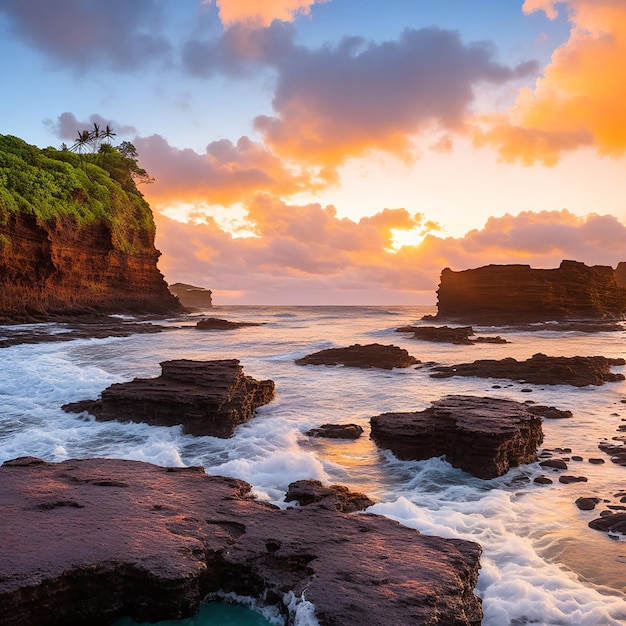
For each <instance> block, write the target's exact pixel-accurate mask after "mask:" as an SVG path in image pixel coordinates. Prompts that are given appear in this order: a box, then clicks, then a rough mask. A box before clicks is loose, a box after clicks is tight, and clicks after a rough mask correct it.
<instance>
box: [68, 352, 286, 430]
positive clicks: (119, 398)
mask: <svg viewBox="0 0 626 626" xmlns="http://www.w3.org/2000/svg"><path fill="white" fill-rule="evenodd" d="M161 370H162V372H163V373H162V374H161V376H159V377H158V378H135V380H133V381H131V382H128V383H117V384H115V385H111V386H110V387H108V388H107V389H105V390H104V391H103V392H102V395H101V397H100V399H99V400H85V401H82V402H73V403H71V404H66V405H64V406H63V409H64V410H65V411H70V412H81V411H88V412H89V413H91V414H92V415H95V417H96V418H97V419H99V420H119V421H133V422H144V423H146V424H151V425H153V426H174V425H177V424H182V427H183V432H185V433H187V434H190V435H210V436H213V437H224V438H225V437H230V436H231V435H232V434H233V432H234V430H235V427H237V426H238V425H239V424H243V423H244V422H247V421H248V420H249V419H250V418H251V417H252V415H253V414H254V410H255V409H256V408H257V407H259V406H261V405H263V404H267V403H268V402H269V401H270V400H271V399H272V396H273V395H274V382H273V381H271V380H261V381H258V380H255V379H254V378H252V377H251V376H245V375H244V373H243V368H242V367H241V365H240V364H239V361H238V360H237V359H225V360H219V361H190V360H188V359H180V360H176V361H164V362H163V363H161Z"/></svg>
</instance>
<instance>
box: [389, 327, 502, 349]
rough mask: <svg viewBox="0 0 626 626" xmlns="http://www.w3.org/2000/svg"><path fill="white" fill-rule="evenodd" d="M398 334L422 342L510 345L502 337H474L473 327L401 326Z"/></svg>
mask: <svg viewBox="0 0 626 626" xmlns="http://www.w3.org/2000/svg"><path fill="white" fill-rule="evenodd" d="M396 332H398V333H412V334H413V337H414V338H415V339H421V340H422V341H438V342H440V343H453V344H458V345H471V344H473V343H509V342H508V341H507V340H506V339H502V337H500V336H497V337H473V335H474V329H473V328H472V327H471V326H457V327H450V326H401V327H400V328H396Z"/></svg>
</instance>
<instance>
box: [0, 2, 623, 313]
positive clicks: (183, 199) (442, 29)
mask: <svg viewBox="0 0 626 626" xmlns="http://www.w3.org/2000/svg"><path fill="white" fill-rule="evenodd" d="M0 58H1V59H2V75H1V76H2V79H1V80H2V85H3V89H2V93H3V96H2V98H0V133H1V134H11V135H16V136H18V137H21V138H22V139H24V140H25V141H27V142H29V143H32V144H35V145H38V146H40V147H45V146H49V145H51V146H55V147H60V146H61V144H62V143H66V144H68V145H71V144H72V143H73V141H74V139H75V137H76V135H77V132H78V131H79V130H82V129H84V128H90V127H92V125H93V123H94V122H96V123H99V124H101V125H106V124H109V125H110V126H111V127H112V128H113V130H114V131H115V132H116V133H117V136H116V141H120V142H121V141H131V142H132V143H133V144H134V145H135V147H136V148H137V151H138V154H139V163H140V165H141V166H142V167H144V168H145V169H146V170H147V171H148V173H149V174H151V175H152V176H153V177H154V179H155V182H154V183H151V184H145V185H142V186H141V187H140V190H141V192H142V193H143V194H144V195H145V197H146V199H147V200H148V201H149V202H150V205H151V206H152V209H153V211H154V214H155V221H156V224H157V239H156V244H157V247H158V248H159V250H160V251H161V252H162V256H161V258H160V260H159V268H160V270H161V271H162V272H163V274H164V276H165V278H166V280H167V281H168V282H169V283H174V282H185V283H191V284H193V285H197V286H202V287H206V288H209V289H211V290H213V299H214V302H215V304H223V305H227V304H275V305H290V304H291V305H293V304H311V305H315V304H319V305H325V304H361V305H413V304H434V303H435V302H436V289H437V286H438V282H439V276H440V273H441V270H442V269H443V268H444V267H450V268H452V269H454V270H462V269H467V268H471V267H479V266H482V265H487V264H489V263H524V264H529V265H531V266H532V267H544V268H549V267H557V266H558V264H559V263H560V261H561V260H562V259H575V260H579V261H583V262H585V263H587V264H602V265H612V266H613V267H615V266H616V265H617V263H618V262H620V261H626V108H625V104H624V103H625V102H626V63H624V59H626V0H565V1H563V2H556V1H554V0H472V1H471V2H470V1H469V0H385V1H384V2H383V1H382V0H263V1H260V0H53V1H51V0H0Z"/></svg>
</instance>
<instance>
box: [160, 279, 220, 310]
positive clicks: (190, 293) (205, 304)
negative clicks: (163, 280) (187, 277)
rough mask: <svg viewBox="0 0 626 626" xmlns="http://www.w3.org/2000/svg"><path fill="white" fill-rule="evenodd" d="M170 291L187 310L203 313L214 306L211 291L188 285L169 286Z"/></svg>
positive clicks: (174, 284) (175, 284)
mask: <svg viewBox="0 0 626 626" xmlns="http://www.w3.org/2000/svg"><path fill="white" fill-rule="evenodd" d="M169 290H170V291H171V292H172V293H173V294H174V295H175V296H176V297H177V298H178V299H179V300H180V303H181V304H182V305H183V306H184V307H185V308H187V309H197V310H200V311H203V310H205V309H210V308H211V307H212V306H213V300H212V298H211V294H212V293H213V292H212V291H211V290H210V289H205V288H204V287H196V286H195V285H187V284H186V283H173V284H172V285H169Z"/></svg>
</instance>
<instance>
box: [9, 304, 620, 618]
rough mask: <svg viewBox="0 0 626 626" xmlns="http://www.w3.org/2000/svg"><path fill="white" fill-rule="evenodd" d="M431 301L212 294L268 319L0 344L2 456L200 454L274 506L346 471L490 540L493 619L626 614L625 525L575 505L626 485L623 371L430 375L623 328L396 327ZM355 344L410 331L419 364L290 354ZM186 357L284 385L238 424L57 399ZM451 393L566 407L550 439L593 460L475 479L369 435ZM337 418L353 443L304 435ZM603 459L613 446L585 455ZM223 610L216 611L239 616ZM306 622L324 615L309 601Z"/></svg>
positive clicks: (611, 350) (434, 526)
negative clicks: (90, 412)
mask: <svg viewBox="0 0 626 626" xmlns="http://www.w3.org/2000/svg"><path fill="white" fill-rule="evenodd" d="M432 312H434V310H433V309H428V308H424V307H214V308H213V309H211V310H210V311H209V312H207V314H209V315H211V316H217V317H222V318H226V319H230V320H233V321H247V322H258V323H260V324H261V325H260V326H254V327H246V328H240V329H237V330H232V331H201V330H198V329H196V328H195V323H196V321H197V319H198V318H199V317H200V315H192V316H186V317H182V318H177V319H171V320H168V321H167V322H165V323H166V325H167V326H168V330H167V331H165V332H162V333H158V334H145V335H134V336H131V337H125V338H109V339H90V340H85V339H82V340H75V341H68V342H62V343H58V342H55V343H40V344H35V345H33V344H30V345H29V344H24V345H20V346H12V347H8V348H4V349H2V350H0V359H1V363H2V365H1V366H0V461H4V460H7V459H11V458H14V457H17V456H24V455H31V456H38V457H41V458H43V459H46V460H48V461H62V460H65V459H68V458H84V457H117V458H125V459H135V460H141V461H148V462H151V463H156V464H160V465H168V466H183V465H202V466H204V467H205V468H206V471H207V472H209V473H212V474H219V475H226V476H234V477H237V478H241V479H243V480H246V481H247V482H249V483H251V484H252V485H253V488H254V492H255V494H256V495H257V497H259V498H262V499H265V500H268V501H271V502H273V503H275V504H278V505H279V506H285V504H284V502H283V498H284V495H285V492H286V490H287V487H288V485H289V483H290V482H292V481H294V480H299V479H305V478H316V479H319V480H321V481H323V482H325V483H340V484H344V485H347V486H349V487H350V488H352V489H356V490H359V491H363V492H366V493H367V494H368V495H369V496H370V497H371V498H372V499H373V500H375V501H376V502H377V503H376V504H375V505H374V506H373V507H371V508H370V509H369V511H370V512H372V513H377V514H381V515H386V516H388V517H390V518H392V519H395V520H398V521H399V522H400V523H402V524H405V525H407V526H409V527H411V528H415V529H417V530H419V531H420V532H422V533H427V534H434V535H439V536H443V537H455V538H463V539H469V540H472V541H477V542H479V543H480V544H481V545H482V546H483V550H484V552H483V555H482V557H481V565H482V568H481V573H480V576H479V580H478V585H477V589H476V592H477V594H478V595H479V596H480V597H481V598H482V599H483V609H484V613H485V617H484V620H483V624H484V625H485V626H508V625H510V626H521V625H523V624H539V625H550V626H552V625H554V626H556V625H559V626H561V625H563V626H581V625H587V626H600V625H602V626H605V625H609V626H611V625H619V624H626V541H622V540H620V538H619V537H615V538H611V537H610V536H609V535H607V534H605V533H601V532H598V531H595V530H592V529H590V528H588V526H587V524H588V522H589V521H590V520H591V519H594V518H595V517H597V516H598V511H599V510H600V509H601V508H602V506H599V507H598V508H597V510H595V511H580V510H578V508H577V507H576V506H575V504H574V502H575V500H576V499H577V498H578V497H581V496H597V497H599V498H601V499H608V500H611V501H612V503H613V504H615V503H616V499H615V494H616V493H618V492H619V491H621V490H624V489H625V488H626V468H624V467H621V466H618V465H616V464H613V463H611V462H610V460H609V457H608V456H607V455H605V454H603V453H602V452H601V451H600V450H599V449H598V443H599V442H600V441H601V440H604V439H611V437H614V436H616V435H617V434H618V433H617V430H618V428H619V426H621V425H623V424H624V421H625V417H626V404H625V403H623V402H622V400H626V383H625V382H617V383H607V384H605V385H603V386H600V387H596V386H592V387H585V388H574V387H570V386H567V385H555V386H551V385H528V384H525V383H524V384H521V383H517V382H511V381H502V380H496V379H479V378H448V379H433V378H430V376H429V374H430V364H431V362H434V363H437V364H441V365H453V364H455V363H464V362H470V361H473V360H476V359H484V358H493V359H501V358H504V357H508V356H511V357H515V358H517V359H526V358H529V357H530V356H532V355H533V354H535V353H537V352H543V353H544V354H547V355H550V356H559V355H562V356H575V355H580V356H592V355H602V356H606V357H623V356H624V345H625V340H626V332H624V331H620V332H609V333H595V334H589V333H582V332H563V331H558V330H554V331H548V330H541V331H535V332H530V331H519V330H515V331H513V330H509V329H506V328H476V330H477V333H478V334H481V335H495V334H500V335H502V336H503V337H505V338H506V339H507V340H508V341H510V342H511V343H508V344H492V343H484V344H474V345H467V346H457V345H450V344H439V343H430V342H424V341H418V340H415V339H413V338H412V336H411V335H407V334H404V333H397V332H395V329H396V328H398V327H399V326H404V325H407V324H416V323H417V324H426V323H428V322H423V321H421V318H422V316H423V315H424V314H425V313H432ZM46 329H48V332H53V333H61V332H63V331H64V327H63V325H62V324H61V325H60V324H49V325H45V326H44V328H43V329H42V328H38V330H39V331H43V332H45V331H46ZM2 333H3V329H2V327H0V336H2ZM353 343H361V344H367V343H382V344H394V345H397V346H401V347H403V348H406V349H407V350H408V351H409V352H410V353H411V354H412V355H414V356H415V357H417V358H418V359H420V360H421V361H422V364H421V365H419V366H417V367H410V368H406V369H395V370H392V371H386V370H372V369H368V370H361V369H352V368H346V367H324V366H304V367H303V366H298V365H296V364H295V363H294V360H295V359H297V358H299V357H302V356H305V355H306V354H309V353H311V352H315V351H318V350H321V349H323V348H330V347H341V346H348V345H351V344H353ZM179 358H186V359H198V360H210V359H224V358H236V359H239V360H240V361H241V363H242V365H243V367H244V371H245V373H246V374H248V375H251V376H254V377H255V378H257V379H265V378H270V379H272V380H274V381H275V383H276V396H275V398H274V399H273V400H272V402H271V403H270V404H268V405H266V406H264V407H261V408H260V409H258V411H257V414H256V416H255V417H254V419H252V420H251V421H250V422H248V423H247V424H244V425H241V426H239V427H238V428H237V430H236V432H235V435H234V436H233V437H232V438H230V439H217V438H214V437H193V436H191V435H183V434H182V433H181V429H180V427H171V428H168V427H154V426H147V425H144V424H133V423H124V424H122V423H117V422H97V421H95V420H94V419H92V418H90V417H88V416H86V414H82V415H75V414H68V413H65V412H64V411H62V410H61V408H60V407H61V405H63V404H65V403H67V402H73V401H77V400H82V399H87V398H97V397H98V395H99V394H100V392H101V391H102V390H103V389H104V388H106V387H107V386H109V385H110V384H112V383H115V382H123V381H128V380H131V379H132V378H134V377H137V376H139V377H150V376H158V375H159V374H160V367H159V363H160V362H161V361H165V360H168V359H179ZM625 369H626V368H623V367H615V368H613V371H614V372H624V371H625ZM496 386H499V387H500V388H495V387H496ZM529 390H531V391H529ZM449 394H469V395H478V396H485V395H488V396H491V397H499V398H508V399H511V400H517V401H520V402H524V401H527V400H529V399H531V400H533V401H534V402H536V403H538V404H546V405H550V406H556V407H557V408H559V409H569V410H571V411H572V412H573V414H574V416H573V418H571V419H561V420H545V421H544V424H543V430H544V443H543V444H542V447H543V448H546V449H554V448H571V449H572V452H571V455H580V456H582V457H583V459H584V460H583V461H581V462H576V461H571V462H569V463H568V465H569V469H568V472H567V473H568V474H574V475H579V476H580V475H582V476H585V477H587V478H588V482H586V483H574V484H569V485H565V484H560V483H559V482H558V474H554V475H551V474H550V470H547V471H546V470H545V469H544V468H541V467H540V466H539V465H538V463H533V464H529V465H525V466H522V467H519V468H515V469H513V470H511V471H510V472H508V473H507V474H506V475H505V476H502V477H500V478H497V479H493V480H481V479H478V478H474V477H472V476H470V475H469V474H466V473H465V472H463V471H461V470H459V469H455V468H453V467H451V466H450V465H449V464H448V463H447V462H446V461H444V460H443V459H441V458H433V459H429V460H425V461H413V462H407V461H399V460H397V459H396V458H395V457H394V456H393V455H392V454H391V453H389V452H388V451H380V450H378V449H377V447H376V446H375V444H374V443H373V442H372V441H371V440H370V439H369V436H368V433H369V419H370V417H372V416H373V415H377V414H379V413H383V412H386V411H416V410H422V409H424V408H426V407H428V406H429V405H430V403H431V402H432V401H433V400H437V399H439V398H441V397H443V396H445V395H449ZM327 422H335V423H342V422H343V423H345V422H352V423H357V424H360V425H361V426H363V428H364V430H365V433H364V435H363V436H362V437H361V438H360V439H358V440H356V441H345V440H343V441H342V440H323V439H310V438H309V437H307V436H306V435H305V434H304V433H305V432H306V431H307V430H308V429H310V428H313V427H316V426H319V425H321V424H323V423H327ZM594 457H595V458H604V460H605V461H606V462H605V463H604V464H601V465H594V464H590V463H589V462H588V459H589V458H594ZM539 474H547V475H550V476H551V477H552V478H553V480H554V483H553V484H551V485H540V484H537V483H534V482H533V478H534V477H536V476H538V475H539ZM252 618H253V619H257V616H255V615H253V616H252ZM220 619H221V620H222V621H219V620H220ZM227 619H229V618H218V619H217V621H216V619H213V618H211V621H207V622H206V623H210V624H215V625H218V626H219V625H220V624H222V625H223V624H229V623H231V622H229V621H227ZM299 622H300V623H302V624H306V623H307V622H308V623H314V620H313V618H311V617H310V615H309V617H306V616H305V614H304V613H302V615H301V618H300V619H299ZM199 623H201V622H198V624H199ZM235 623H241V624H244V623H249V624H254V623H255V622H254V621H251V622H235ZM390 623H393V621H392V620H391V621H390Z"/></svg>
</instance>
